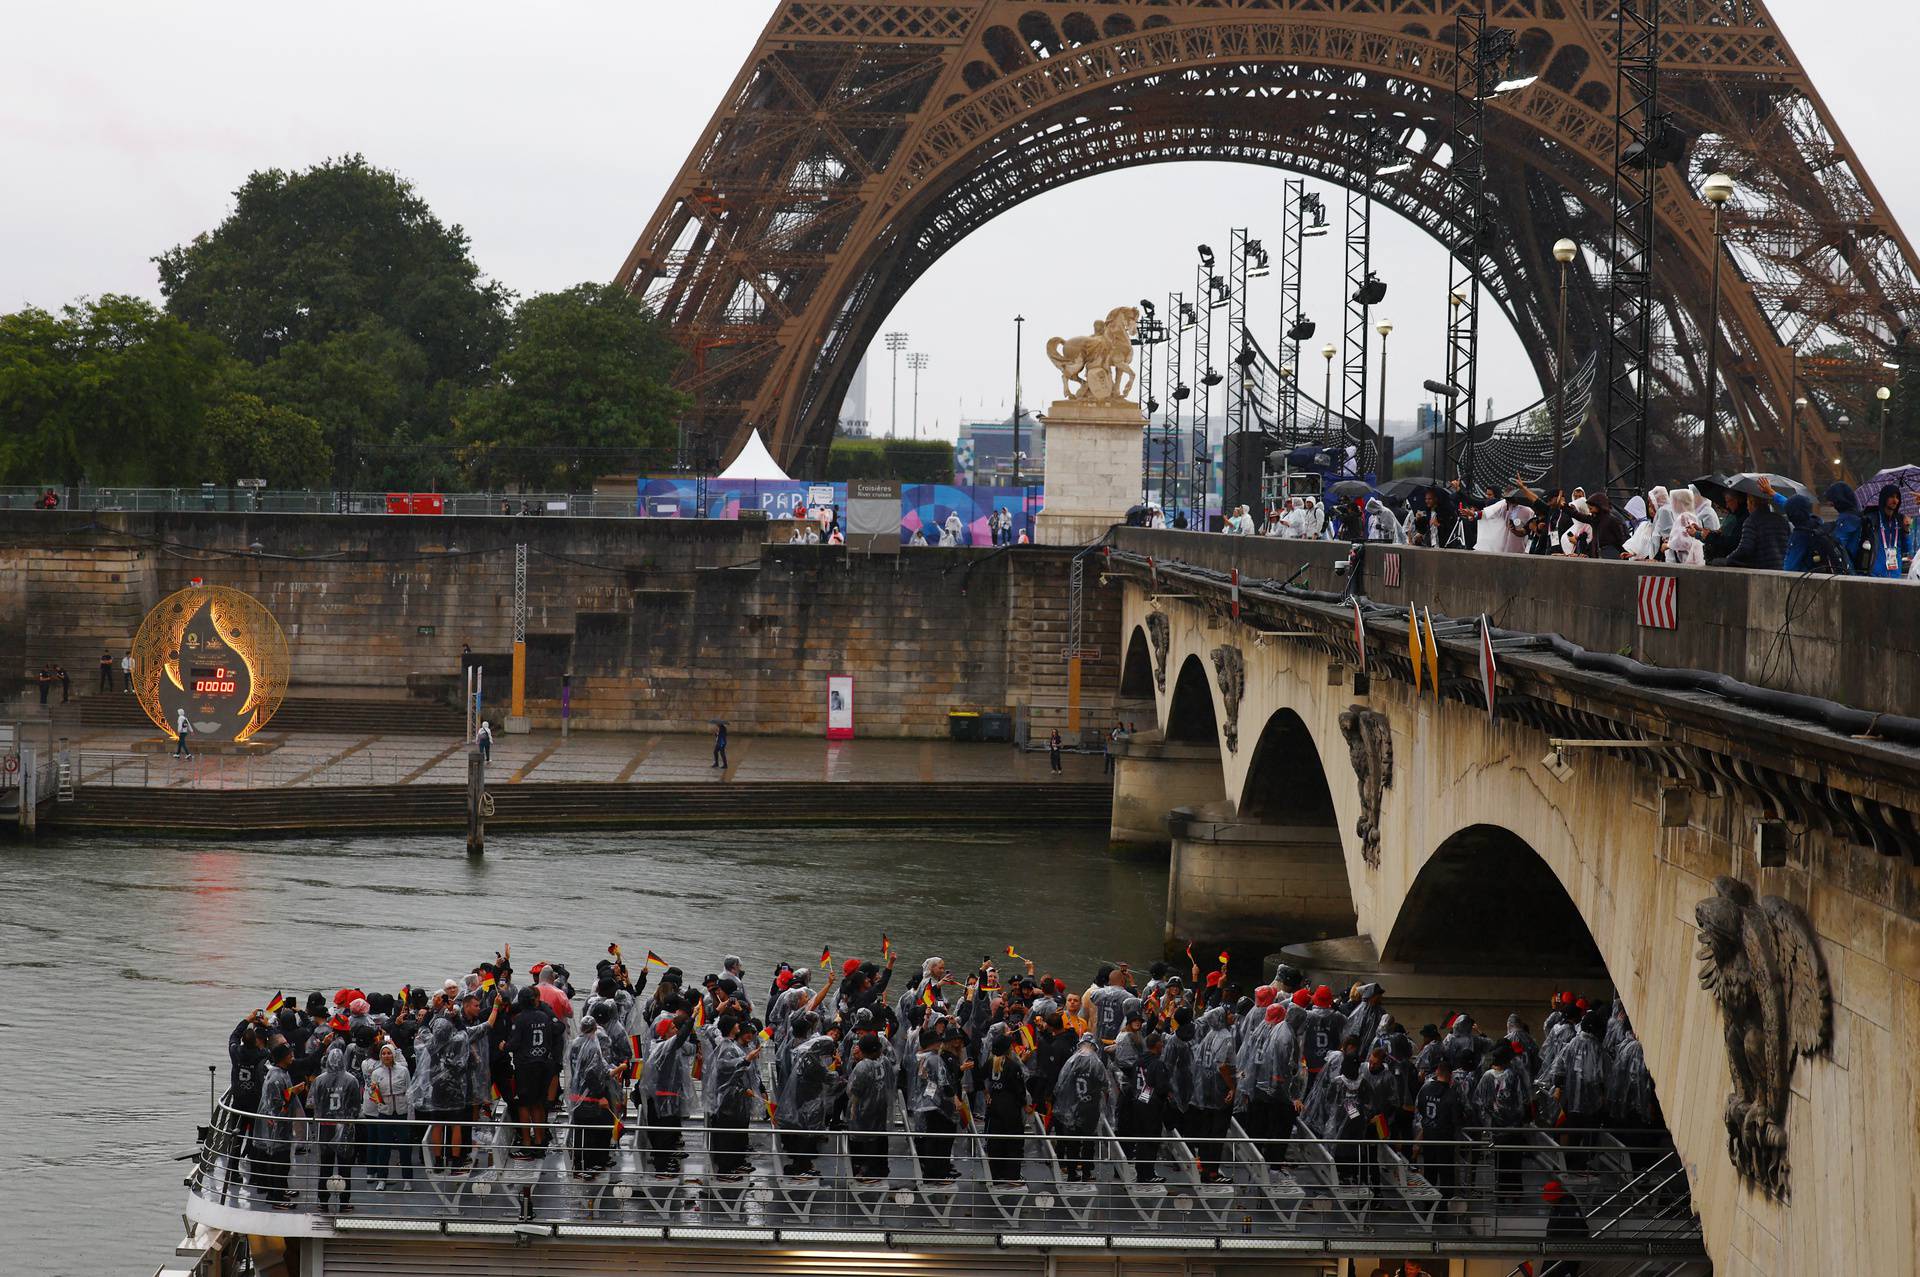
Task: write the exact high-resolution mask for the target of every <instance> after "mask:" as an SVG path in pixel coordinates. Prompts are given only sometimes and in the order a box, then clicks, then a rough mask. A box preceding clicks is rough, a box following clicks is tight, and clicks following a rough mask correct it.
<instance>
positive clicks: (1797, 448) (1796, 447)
mask: <svg viewBox="0 0 1920 1277" xmlns="http://www.w3.org/2000/svg"><path fill="white" fill-rule="evenodd" d="M1806 406H1807V397H1806V396H1805V395H1801V396H1799V397H1798V398H1797V399H1795V400H1794V401H1793V430H1792V432H1791V434H1792V439H1791V441H1790V442H1791V443H1792V446H1793V460H1792V462H1791V463H1790V464H1792V465H1795V466H1801V465H1805V464H1806V451H1807V450H1806V448H1805V447H1803V446H1802V443H1801V439H1802V436H1801V426H1800V413H1801V411H1802V410H1803V409H1805V408H1806ZM1789 477H1791V476H1789Z"/></svg>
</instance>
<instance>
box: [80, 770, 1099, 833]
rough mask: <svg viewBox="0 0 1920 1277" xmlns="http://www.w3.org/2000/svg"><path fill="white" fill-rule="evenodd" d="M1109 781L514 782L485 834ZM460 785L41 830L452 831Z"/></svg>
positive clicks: (952, 817)
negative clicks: (1046, 782)
mask: <svg viewBox="0 0 1920 1277" xmlns="http://www.w3.org/2000/svg"><path fill="white" fill-rule="evenodd" d="M1110 794H1111V791H1110V789H1109V787H1108V786H1107V785H1105V784H1095V783H1084V782H1073V781H1062V782H1060V783H1056V784H1012V785H997V786H996V785H981V784H978V783H967V784H940V783H934V784H927V783H911V782H908V783H884V782H880V783H859V782H854V783H840V784H831V785H827V784H819V783H815V782H806V781H790V782H789V781H768V782H753V783H744V784H743V783H731V784H724V785H721V784H692V785H664V784H656V785H631V784H628V785H621V784H564V783H556V784H521V785H513V786H503V787H500V788H497V789H494V790H492V791H491V796H492V799H493V804H494V806H493V813H492V814H491V815H489V816H488V817H487V827H488V829H489V830H502V829H511V830H514V831H517V832H529V831H541V830H568V829H591V828H630V829H700V828H735V829H738V828H776V827H788V826H793V825H843V824H844V825H862V826H874V825H896V826H905V825H925V824H947V825H999V826H1005V825H1022V826H1031V825H1090V826H1104V825H1105V824H1106V823H1107V822H1108V820H1109V819H1110V816H1111V812H1110V810H1109V808H1110V805H1111V797H1110ZM465 826H466V808H465V787H464V786H460V785H419V784H415V785H366V786H331V785H330V786H307V787H298V788H275V789H239V790H211V791H209V790H189V789H178V790H170V789H147V788H133V787H123V788H108V787H102V788H95V789H87V790H83V791H82V792H81V793H80V794H79V795H78V796H77V797H76V798H75V800H74V801H73V802H70V803H59V804H54V805H52V806H51V807H50V808H49V810H48V814H47V816H46V817H45V824H44V826H43V831H42V832H43V833H50V834H60V833H73V834H100V833H116V834H127V833H137V834H152V835H162V836H177V837H193V838H205V837H282V836H294V835H301V834H309V833H336V832H361V831H373V832H380V833H423V832H435V831H447V832H450V833H451V832H455V831H459V830H462V829H464V828H465Z"/></svg>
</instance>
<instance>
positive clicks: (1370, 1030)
mask: <svg viewBox="0 0 1920 1277" xmlns="http://www.w3.org/2000/svg"><path fill="white" fill-rule="evenodd" d="M1359 995H1360V998H1359V1004H1358V1005H1357V1006H1355V1007H1354V1008H1353V1010H1352V1011H1351V1012H1349V1013H1348V1015H1347V1023H1346V1026H1345V1028H1344V1029H1343V1030H1342V1032H1341V1034H1340V1036H1341V1037H1342V1038H1343V1039H1344V1038H1349V1037H1354V1038H1358V1039H1360V1054H1362V1055H1365V1054H1366V1053H1367V1052H1368V1051H1371V1050H1372V1049H1373V1040H1374V1038H1375V1037H1376V1036H1378V1034H1379V1032H1380V1021H1381V1017H1382V1016H1384V1015H1385V1014H1386V1012H1385V1011H1384V1010H1383V1009H1382V1008H1381V1006H1380V1003H1381V1000H1382V999H1384V998H1385V997H1386V995H1387V991H1386V990H1385V989H1383V988H1381V987H1380V986H1379V985H1377V984H1363V985H1361V986H1360V989H1359Z"/></svg>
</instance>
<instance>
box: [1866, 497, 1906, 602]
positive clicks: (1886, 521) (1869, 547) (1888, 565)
mask: <svg viewBox="0 0 1920 1277" xmlns="http://www.w3.org/2000/svg"><path fill="white" fill-rule="evenodd" d="M1900 501H1901V496H1900V488H1899V486H1898V485H1896V484H1891V483H1890V484H1888V485H1887V486H1886V487H1884V488H1882V489H1880V500H1879V502H1878V503H1877V504H1876V505H1875V506H1874V508H1873V513H1872V514H1870V515H1868V516H1867V517H1866V519H1865V520H1864V523H1865V527H1864V529H1863V533H1862V551H1863V555H1864V557H1865V559H1866V565H1867V575H1868V576H1877V577H1882V578H1887V577H1900V576H1904V575H1906V567H1907V564H1908V562H1909V561H1911V560H1912V558H1913V520H1912V519H1911V518H1909V517H1907V516H1906V515H1904V514H1901V513H1900Z"/></svg>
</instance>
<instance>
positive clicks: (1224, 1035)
mask: <svg viewBox="0 0 1920 1277" xmlns="http://www.w3.org/2000/svg"><path fill="white" fill-rule="evenodd" d="M1234 1036H1235V1035H1234V1031H1233V1013H1232V1011H1231V1010H1230V1009H1229V1008H1227V1007H1223V1006H1216V1007H1211V1008H1209V1009H1208V1010H1207V1012H1206V1013H1205V1014H1204V1015H1202V1016H1201V1017H1200V1019H1199V1020H1198V1022H1196V1024H1195V1025H1194V1037H1195V1045H1194V1049H1193V1111H1192V1112H1191V1113H1189V1114H1188V1124H1189V1126H1190V1127H1193V1128H1195V1129H1194V1130H1193V1132H1192V1133H1193V1134H1194V1135H1196V1136H1197V1137H1198V1138H1197V1139H1195V1140H1194V1141H1193V1155H1194V1158H1195V1160H1197V1161H1198V1162H1199V1164H1200V1166H1199V1170H1200V1178H1201V1179H1202V1180H1205V1181H1207V1182H1208V1183H1214V1184H1218V1183H1224V1182H1225V1181H1226V1179H1227V1176H1226V1174H1225V1173H1224V1172H1223V1171H1221V1170H1220V1168H1219V1162H1220V1143H1219V1137H1220V1136H1222V1135H1224V1134H1225V1133H1226V1130H1227V1120H1228V1118H1229V1116H1230V1115H1231V1110H1232V1108H1233V1100H1234V1096H1235V1095H1236V1094H1237V1088H1236V1086H1235V1076H1234V1068H1233V1058H1234Z"/></svg>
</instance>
